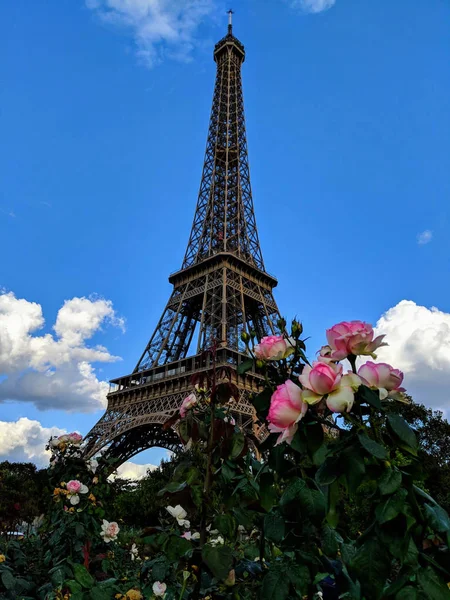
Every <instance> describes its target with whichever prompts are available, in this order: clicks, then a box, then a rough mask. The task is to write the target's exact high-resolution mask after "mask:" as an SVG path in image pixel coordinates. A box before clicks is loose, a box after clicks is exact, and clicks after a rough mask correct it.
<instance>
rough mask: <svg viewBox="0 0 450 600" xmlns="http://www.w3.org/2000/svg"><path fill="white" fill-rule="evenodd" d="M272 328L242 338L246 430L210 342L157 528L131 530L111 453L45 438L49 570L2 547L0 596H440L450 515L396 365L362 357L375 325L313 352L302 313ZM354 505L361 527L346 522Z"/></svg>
mask: <svg viewBox="0 0 450 600" xmlns="http://www.w3.org/2000/svg"><path fill="white" fill-rule="evenodd" d="M279 328H280V333H279V335H277V336H270V337H269V338H263V340H261V342H260V343H259V344H256V345H254V335H253V334H245V335H243V336H242V341H243V342H244V344H245V345H246V347H247V352H248V354H249V356H250V357H251V360H247V361H245V362H243V363H242V364H241V365H240V366H239V374H243V373H244V372H245V370H246V369H249V368H252V367H253V368H255V369H256V372H257V374H258V376H259V380H260V381H261V391H260V392H259V393H258V394H255V395H254V396H252V397H251V401H252V403H253V405H254V408H255V418H254V422H253V427H252V428H250V427H249V424H248V423H247V425H246V429H245V431H244V430H242V429H241V428H240V427H239V426H238V425H237V424H236V423H242V415H241V414H240V413H239V411H238V410H236V402H237V401H238V399H240V396H239V391H238V389H237V388H236V386H235V384H234V381H235V373H234V371H233V370H232V369H227V368H222V367H221V368H219V367H217V366H216V361H215V353H216V348H215V347H214V346H213V347H212V349H211V351H210V352H211V363H212V368H211V370H210V371H207V372H205V373H202V374H200V375H198V376H196V378H195V379H193V381H192V390H193V391H192V394H190V395H188V396H187V397H186V399H185V401H184V402H183V403H182V405H181V407H180V411H179V414H177V415H174V417H173V419H172V420H170V421H169V422H168V423H167V426H173V427H175V428H176V430H177V431H178V433H179V436H180V441H181V442H182V444H183V445H184V448H185V451H184V453H183V454H182V456H181V457H180V458H179V460H178V463H177V467H176V469H175V470H174V473H173V477H172V479H171V480H170V481H169V482H168V483H167V484H166V485H165V486H164V487H162V489H160V490H159V494H160V497H161V498H164V499H165V508H164V509H163V510H162V511H161V513H160V521H159V524H158V525H157V526H152V527H148V528H146V529H145V530H144V531H142V532H140V533H139V534H137V535H136V534H128V533H127V532H126V531H125V529H122V526H121V525H120V526H119V525H118V523H117V522H116V521H114V515H113V514H112V513H111V509H110V500H109V498H110V493H111V486H110V485H109V484H108V483H107V482H106V481H105V478H104V477H105V474H107V473H108V472H109V471H108V465H107V464H105V463H104V462H103V460H102V459H101V458H99V459H90V460H87V461H86V460H85V459H84V457H83V452H82V445H81V443H80V440H79V439H77V437H76V436H74V434H68V435H66V436H60V438H56V439H55V440H52V441H51V442H50V445H49V446H50V448H51V450H52V462H51V468H50V470H49V473H50V480H51V482H52V492H51V495H52V497H53V500H52V503H51V510H50V511H49V513H48V514H47V516H46V519H45V522H44V526H43V528H42V532H41V542H40V543H41V544H42V547H41V550H40V554H41V555H42V560H43V563H44V565H45V568H46V573H45V575H43V574H42V573H41V579H42V580H39V583H38V584H33V582H32V581H31V580H30V578H28V579H27V578H26V576H23V575H24V574H23V568H24V567H20V566H18V564H16V563H15V562H14V560H16V562H17V561H19V563H20V560H22V561H23V563H26V561H24V560H23V559H21V558H20V556H19V554H17V557H18V558H17V559H14V556H15V555H14V553H13V549H12V547H11V548H8V549H5V550H4V549H3V548H0V553H1V554H3V555H4V557H5V560H4V561H3V562H0V580H1V581H2V582H3V586H4V587H6V585H8V586H10V588H9V589H8V590H7V592H6V593H7V594H9V596H5V598H15V597H17V594H16V591H15V590H16V589H17V590H20V592H19V593H20V594H21V597H22V596H24V597H27V596H26V594H30V597H37V598H42V599H44V598H49V599H50V598H59V599H61V598H72V599H74V600H85V599H90V600H102V599H103V598H104V599H106V598H117V599H120V598H123V599H127V598H128V599H138V598H145V599H147V598H160V597H161V598H165V599H166V600H172V599H177V600H191V599H192V600H200V599H205V598H209V600H219V599H224V600H227V599H228V600H232V599H233V600H235V599H241V600H250V599H258V600H294V599H295V598H302V600H319V598H322V599H324V600H332V599H333V600H334V599H337V598H343V599H344V598H345V599H350V600H381V599H383V600H384V599H385V598H386V599H388V600H389V599H391V600H414V599H416V600H422V599H425V598H429V599H430V600H445V599H449V598H450V591H449V589H448V587H447V582H450V556H449V541H450V519H449V517H448V515H447V513H446V512H445V511H444V510H443V508H442V507H441V506H439V504H438V503H437V502H436V501H435V500H434V499H433V498H432V497H431V496H430V495H429V494H428V492H427V490H426V489H423V487H422V479H423V473H422V471H421V461H420V460H419V453H418V444H417V439H416V435H415V432H414V430H413V429H411V427H410V426H409V425H408V423H407V422H406V421H405V420H404V419H403V418H402V416H401V415H400V414H399V411H398V410H396V407H397V406H398V405H399V401H402V402H404V401H405V400H406V396H405V392H404V389H403V388H402V387H401V385H402V383H403V381H402V380H403V374H402V373H401V372H400V371H398V370H397V369H395V367H391V366H390V365H387V364H385V363H375V362H373V361H367V362H364V361H366V360H367V358H366V357H367V356H372V357H373V353H374V351H375V350H376V349H377V348H378V347H380V346H381V345H383V344H385V342H384V339H383V338H384V336H378V337H374V333H373V329H372V327H371V326H370V325H368V324H366V323H363V322H361V321H352V322H343V323H339V324H337V325H335V326H333V327H332V328H330V329H329V330H328V331H327V334H326V335H327V341H328V345H327V346H323V347H322V348H321V349H320V350H319V352H318V359H317V361H314V362H313V363H312V364H310V363H309V361H308V359H307V356H306V354H305V350H306V347H305V341H304V340H302V339H301V335H302V332H303V328H302V326H301V324H299V323H298V322H296V321H294V322H293V324H292V328H291V331H290V332H287V331H286V323H285V322H284V321H280V324H279ZM252 349H254V350H252ZM344 359H348V360H349V362H350V364H351V366H352V370H351V371H349V372H347V373H344V370H343V365H342V364H341V363H340V361H341V360H344ZM358 361H360V362H361V364H360V365H358V364H357V363H358ZM61 438H62V439H61ZM358 505H362V506H364V507H365V512H366V514H365V515H364V519H363V520H361V523H362V525H363V527H362V528H361V531H360V530H358V529H357V528H355V527H350V526H349V519H351V518H352V515H353V514H354V513H353V512H352V507H354V506H358ZM15 543H16V544H17V542H15ZM20 548H23V546H22V547H21V546H20V544H19V549H20ZM21 551H22V550H21ZM14 552H15V551H14ZM36 554H39V553H36ZM20 569H22V571H21V570H20ZM5 573H6V574H5ZM46 578H47V579H46ZM22 580H23V581H22ZM5 581H6V584H5ZM12 581H14V586H16V585H17V586H18V587H17V588H15V587H13V583H11V582H12ZM21 581H22V583H21ZM36 581H37V579H36ZM23 582H25V583H23ZM33 585H34V587H29V588H27V586H33ZM20 586H22V587H20ZM0 590H1V588H0ZM2 591H3V590H2ZM2 591H0V595H1V593H2ZM13 593H14V594H16V595H15V596H14V595H13Z"/></svg>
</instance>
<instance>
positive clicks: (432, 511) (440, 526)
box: [425, 504, 450, 533]
mask: <svg viewBox="0 0 450 600" xmlns="http://www.w3.org/2000/svg"><path fill="white" fill-rule="evenodd" d="M425 515H426V517H427V521H428V523H429V525H430V527H431V528H432V529H434V530H435V531H439V532H440V533H445V532H446V531H449V530H450V519H449V517H448V514H447V512H446V511H445V510H444V509H443V508H442V507H441V506H438V505H432V504H425Z"/></svg>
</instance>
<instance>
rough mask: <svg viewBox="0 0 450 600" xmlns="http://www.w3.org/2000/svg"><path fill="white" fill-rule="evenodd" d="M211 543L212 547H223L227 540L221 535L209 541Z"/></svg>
mask: <svg viewBox="0 0 450 600" xmlns="http://www.w3.org/2000/svg"><path fill="white" fill-rule="evenodd" d="M209 543H210V544H211V546H219V545H220V546H222V545H223V544H224V543H225V540H224V539H223V537H222V536H221V535H219V536H218V537H216V538H214V539H212V540H209Z"/></svg>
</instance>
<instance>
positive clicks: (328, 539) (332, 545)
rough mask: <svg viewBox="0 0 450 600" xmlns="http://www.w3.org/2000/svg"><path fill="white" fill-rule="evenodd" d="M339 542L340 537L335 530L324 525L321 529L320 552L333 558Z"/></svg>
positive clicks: (340, 540)
mask: <svg viewBox="0 0 450 600" xmlns="http://www.w3.org/2000/svg"><path fill="white" fill-rule="evenodd" d="M339 542H343V539H342V538H341V536H340V535H339V534H338V533H337V532H336V530H335V529H333V528H332V527H330V526H329V525H324V526H323V528H322V550H323V552H324V553H325V554H326V555H327V556H329V557H331V558H334V557H335V556H336V554H337V552H338V550H339Z"/></svg>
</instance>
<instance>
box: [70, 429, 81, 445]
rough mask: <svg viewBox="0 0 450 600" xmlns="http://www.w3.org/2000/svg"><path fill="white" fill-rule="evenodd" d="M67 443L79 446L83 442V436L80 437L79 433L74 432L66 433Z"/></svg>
mask: <svg viewBox="0 0 450 600" xmlns="http://www.w3.org/2000/svg"><path fill="white" fill-rule="evenodd" d="M67 441H68V442H70V443H71V444H76V445H78V444H81V442H82V441H83V436H82V435H80V434H79V433H77V432H76V431H74V432H73V433H68V434H67Z"/></svg>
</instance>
